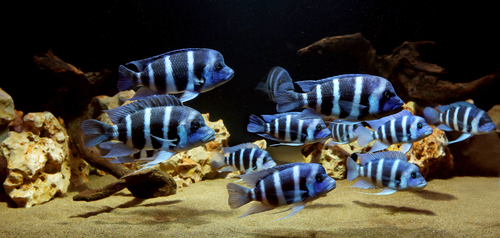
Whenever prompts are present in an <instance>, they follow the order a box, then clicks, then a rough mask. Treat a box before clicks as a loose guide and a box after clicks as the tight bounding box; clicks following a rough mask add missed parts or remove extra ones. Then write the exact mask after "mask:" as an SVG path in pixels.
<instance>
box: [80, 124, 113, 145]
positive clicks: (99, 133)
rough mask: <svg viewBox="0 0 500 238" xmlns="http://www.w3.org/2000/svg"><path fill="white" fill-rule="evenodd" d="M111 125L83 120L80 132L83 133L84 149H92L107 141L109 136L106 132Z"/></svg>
mask: <svg viewBox="0 0 500 238" xmlns="http://www.w3.org/2000/svg"><path fill="white" fill-rule="evenodd" d="M109 127H111V125H108V124H106V123H104V122H100V121H98V120H94V119H88V120H85V121H84V122H83V123H82V127H81V129H82V131H83V133H85V139H84V143H85V147H92V146H95V145H98V144H100V143H101V142H104V141H107V140H109V139H110V138H109V136H108V135H107V134H106V131H107V130H108V128H109Z"/></svg>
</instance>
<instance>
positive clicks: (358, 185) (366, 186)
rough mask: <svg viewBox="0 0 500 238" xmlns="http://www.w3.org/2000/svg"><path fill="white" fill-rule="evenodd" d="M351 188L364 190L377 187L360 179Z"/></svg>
mask: <svg viewBox="0 0 500 238" xmlns="http://www.w3.org/2000/svg"><path fill="white" fill-rule="evenodd" d="M351 187H353V188H362V189H374V188H375V185H373V184H372V183H370V182H368V181H367V180H365V179H359V180H358V181H356V183H355V184H354V185H352V186H351Z"/></svg>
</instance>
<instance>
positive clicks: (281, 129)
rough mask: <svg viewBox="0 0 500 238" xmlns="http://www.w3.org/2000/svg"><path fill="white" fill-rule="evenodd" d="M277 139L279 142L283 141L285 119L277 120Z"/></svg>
mask: <svg viewBox="0 0 500 238" xmlns="http://www.w3.org/2000/svg"><path fill="white" fill-rule="evenodd" d="M277 129H278V138H279V139H280V140H284V139H285V134H286V129H287V128H286V117H281V118H279V119H278V128H277Z"/></svg>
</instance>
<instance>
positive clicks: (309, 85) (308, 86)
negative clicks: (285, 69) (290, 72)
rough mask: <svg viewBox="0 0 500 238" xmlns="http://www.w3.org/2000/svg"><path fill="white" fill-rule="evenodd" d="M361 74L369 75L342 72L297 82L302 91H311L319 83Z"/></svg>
mask: <svg viewBox="0 0 500 238" xmlns="http://www.w3.org/2000/svg"><path fill="white" fill-rule="evenodd" d="M360 76H367V75H366V74H342V75H337V76H332V77H328V78H324V79H320V80H304V81H298V82H295V83H296V84H298V85H299V87H300V88H301V89H302V91H304V92H309V91H311V90H312V89H313V87H315V86H316V85H318V84H323V83H327V82H331V81H332V80H334V79H340V78H350V77H360Z"/></svg>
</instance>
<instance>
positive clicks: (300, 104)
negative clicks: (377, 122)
mask: <svg viewBox="0 0 500 238" xmlns="http://www.w3.org/2000/svg"><path fill="white" fill-rule="evenodd" d="M295 83H296V84H298V85H299V86H300V87H301V88H302V91H304V92H305V93H297V92H292V91H278V92H277V93H276V94H275V99H276V102H277V105H276V110H277V111H278V112H287V111H291V110H294V109H296V108H306V109H305V110H304V111H302V115H301V117H303V118H308V117H318V116H320V117H329V118H337V119H345V120H370V119H377V118H381V117H383V116H386V115H390V114H394V113H396V112H397V110H399V109H400V107H401V106H402V105H403V104H404V102H403V100H401V98H399V97H398V95H396V92H395V91H394V88H393V87H392V84H391V83H390V82H389V81H388V80H387V79H385V78H382V77H378V76H373V75H368V74H344V75H339V76H334V77H329V78H325V79H321V80H305V81H298V82H295Z"/></svg>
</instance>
